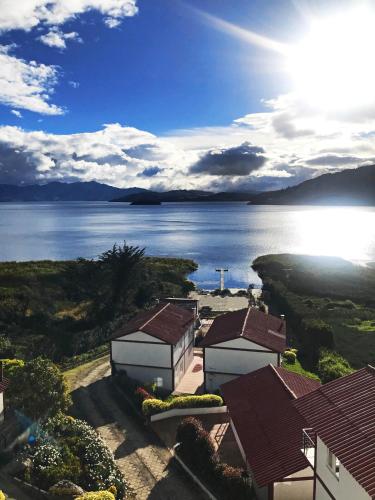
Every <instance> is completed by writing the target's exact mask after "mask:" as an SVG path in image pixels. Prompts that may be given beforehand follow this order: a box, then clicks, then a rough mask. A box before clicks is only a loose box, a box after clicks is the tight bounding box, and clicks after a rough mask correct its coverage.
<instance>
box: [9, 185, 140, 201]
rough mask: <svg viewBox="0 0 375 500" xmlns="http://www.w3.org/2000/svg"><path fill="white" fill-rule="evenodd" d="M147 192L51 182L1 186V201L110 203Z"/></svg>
mask: <svg viewBox="0 0 375 500" xmlns="http://www.w3.org/2000/svg"><path fill="white" fill-rule="evenodd" d="M143 191H146V190H145V189H141V188H128V189H120V188H116V187H113V186H108V185H107V184H101V183H99V182H94V181H92V182H72V183H65V182H50V183H48V184H43V185H39V184H31V185H28V186H15V185H12V184H0V201H109V200H111V199H112V198H115V197H118V196H126V195H131V194H136V193H142V192H143Z"/></svg>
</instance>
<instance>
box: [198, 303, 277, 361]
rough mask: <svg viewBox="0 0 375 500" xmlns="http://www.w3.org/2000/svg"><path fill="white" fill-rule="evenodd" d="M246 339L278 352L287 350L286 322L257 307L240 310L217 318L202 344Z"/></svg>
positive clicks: (209, 344)
mask: <svg viewBox="0 0 375 500" xmlns="http://www.w3.org/2000/svg"><path fill="white" fill-rule="evenodd" d="M237 338H245V339H247V340H251V341H252V342H255V343H256V344H258V345H260V346H262V347H266V348H267V349H271V350H272V351H276V352H284V351H285V349H286V326H285V321H284V320H283V319H281V318H277V317H276V316H272V315H271V314H266V313H264V312H262V311H259V309H256V308H255V307H250V308H249V309H240V310H239V311H233V312H228V313H226V314H222V315H221V316H217V317H216V318H215V319H214V321H213V323H212V325H211V327H210V329H209V330H208V332H207V335H206V336H205V338H204V339H203V340H202V342H201V343H200V346H202V347H209V346H211V345H214V344H219V343H221V342H226V341H227V340H234V339H237Z"/></svg>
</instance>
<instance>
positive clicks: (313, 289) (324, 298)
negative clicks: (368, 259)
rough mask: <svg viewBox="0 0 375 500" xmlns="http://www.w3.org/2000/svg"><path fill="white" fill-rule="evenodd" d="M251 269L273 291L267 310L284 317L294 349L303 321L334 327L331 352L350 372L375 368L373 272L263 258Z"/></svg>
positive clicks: (313, 260)
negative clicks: (340, 359)
mask: <svg viewBox="0 0 375 500" xmlns="http://www.w3.org/2000/svg"><path fill="white" fill-rule="evenodd" d="M253 267H254V269H255V270H256V271H257V272H258V274H259V276H260V277H261V278H262V280H263V284H264V286H265V288H266V289H268V290H270V292H271V310H275V311H276V312H278V313H280V312H283V313H285V314H286V317H287V321H288V332H289V334H290V336H291V340H292V342H294V343H295V344H296V345H297V347H299V346H298V342H299V340H300V338H301V337H300V330H301V325H302V322H303V321H304V320H314V319H319V320H323V321H324V322H326V323H327V324H328V325H330V326H331V327H332V330H333V337H334V349H335V350H336V351H337V352H339V353H340V354H341V355H342V356H344V357H345V358H346V359H347V360H348V361H349V363H350V364H351V365H352V366H353V367H354V368H361V367H363V366H365V365H366V364H375V269H374V267H364V266H358V265H354V264H352V263H350V262H347V261H345V260H342V259H339V258H333V257H312V256H303V255H291V254H280V255H266V256H262V257H259V258H257V259H256V260H255V261H254V263H253Z"/></svg>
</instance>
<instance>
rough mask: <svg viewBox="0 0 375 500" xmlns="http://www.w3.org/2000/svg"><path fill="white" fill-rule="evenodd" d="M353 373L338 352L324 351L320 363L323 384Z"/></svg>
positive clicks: (319, 368) (319, 371) (319, 370)
mask: <svg viewBox="0 0 375 500" xmlns="http://www.w3.org/2000/svg"><path fill="white" fill-rule="evenodd" d="M350 373H353V369H352V367H351V366H350V365H349V363H348V362H347V360H346V359H345V358H343V357H342V356H340V354H338V353H337V352H334V351H329V350H327V349H323V350H322V351H321V354H320V359H319V362H318V374H319V377H320V379H321V381H322V383H323V384H326V383H327V382H331V380H335V379H337V378H340V377H344V376H345V375H349V374H350Z"/></svg>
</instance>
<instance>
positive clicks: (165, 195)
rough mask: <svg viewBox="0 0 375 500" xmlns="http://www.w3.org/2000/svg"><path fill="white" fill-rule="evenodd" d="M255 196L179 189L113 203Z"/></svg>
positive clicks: (223, 199) (249, 197)
mask: <svg viewBox="0 0 375 500" xmlns="http://www.w3.org/2000/svg"><path fill="white" fill-rule="evenodd" d="M252 196H254V194H253V193H245V192H239V193H237V192H222V193H211V192H209V191H195V190H185V189H177V190H174V191H165V192H157V191H145V192H143V193H134V194H133V193H132V194H129V195H126V196H122V197H120V198H115V199H113V200H111V201H113V202H149V201H157V202H161V203H164V202H185V201H190V202H192V201H194V202H201V201H204V202H214V201H248V200H250V199H251V198H252Z"/></svg>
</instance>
